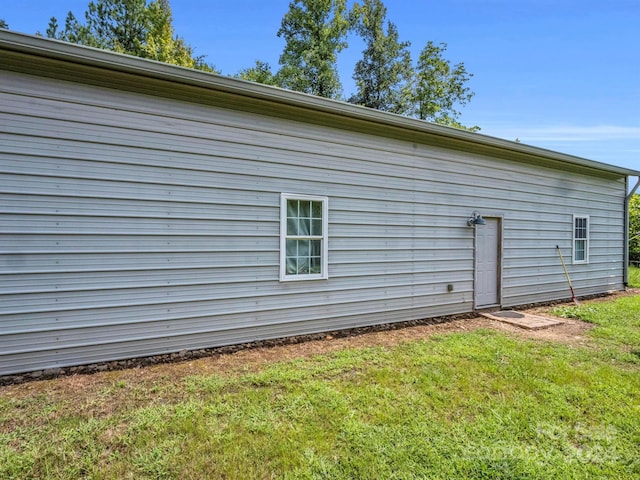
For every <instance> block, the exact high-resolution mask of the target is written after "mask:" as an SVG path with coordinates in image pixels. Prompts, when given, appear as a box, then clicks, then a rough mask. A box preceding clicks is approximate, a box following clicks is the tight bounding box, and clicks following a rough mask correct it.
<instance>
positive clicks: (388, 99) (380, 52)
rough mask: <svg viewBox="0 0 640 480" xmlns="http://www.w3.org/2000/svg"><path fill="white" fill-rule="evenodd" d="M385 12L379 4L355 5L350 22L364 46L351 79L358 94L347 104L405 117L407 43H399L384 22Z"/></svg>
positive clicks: (409, 70)
mask: <svg viewBox="0 0 640 480" xmlns="http://www.w3.org/2000/svg"><path fill="white" fill-rule="evenodd" d="M386 16H387V9H386V7H385V6H384V4H383V3H382V1H381V0H365V1H364V3H363V4H362V5H360V4H357V3H356V4H355V5H354V7H353V10H352V22H353V24H354V28H355V31H356V32H357V33H358V35H359V36H360V37H361V38H362V39H363V40H364V42H365V49H364V50H363V52H362V54H363V55H362V59H360V60H358V62H357V63H356V66H355V71H354V75H353V79H354V80H355V81H356V86H357V88H358V91H357V93H356V94H355V95H353V96H352V97H351V98H350V99H349V102H351V103H356V104H359V105H364V106H366V107H370V108H375V109H378V110H384V111H387V112H393V113H407V112H408V111H409V110H410V108H409V102H408V99H409V98H410V95H409V87H410V85H411V78H412V75H413V69H412V66H411V55H410V53H409V50H408V48H409V46H410V45H411V43H410V42H400V41H399V40H398V29H397V27H396V26H395V25H394V24H393V23H391V22H390V21H387V32H386V33H385V31H384V23H385V19H386Z"/></svg>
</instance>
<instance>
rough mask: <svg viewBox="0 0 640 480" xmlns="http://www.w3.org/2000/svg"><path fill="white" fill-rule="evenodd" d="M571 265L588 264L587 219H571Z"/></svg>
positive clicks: (575, 217)
mask: <svg viewBox="0 0 640 480" xmlns="http://www.w3.org/2000/svg"><path fill="white" fill-rule="evenodd" d="M573 263H589V217H588V216H578V215H574V217H573Z"/></svg>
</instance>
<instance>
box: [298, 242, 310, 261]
mask: <svg viewBox="0 0 640 480" xmlns="http://www.w3.org/2000/svg"><path fill="white" fill-rule="evenodd" d="M298 256H299V257H308V256H309V240H298Z"/></svg>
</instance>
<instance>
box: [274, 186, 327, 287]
mask: <svg viewBox="0 0 640 480" xmlns="http://www.w3.org/2000/svg"><path fill="white" fill-rule="evenodd" d="M287 200H309V201H314V202H322V237H320V239H321V240H322V253H321V255H322V262H321V272H320V273H316V274H309V275H287V268H286V267H287V243H286V242H287V238H288V237H287ZM328 213H329V198H328V197H320V196H315V195H299V194H295V193H281V194H280V281H281V282H292V281H293V282H296V281H302V280H326V279H328V278H329V235H328V226H329V220H328Z"/></svg>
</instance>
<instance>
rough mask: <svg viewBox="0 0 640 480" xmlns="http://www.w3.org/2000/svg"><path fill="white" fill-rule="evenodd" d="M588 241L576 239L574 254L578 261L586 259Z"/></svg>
mask: <svg viewBox="0 0 640 480" xmlns="http://www.w3.org/2000/svg"><path fill="white" fill-rule="evenodd" d="M586 243H587V242H586V240H576V245H575V251H574V256H575V260H576V261H578V262H580V261H583V260H586V257H585V251H586V249H585V247H586Z"/></svg>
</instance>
